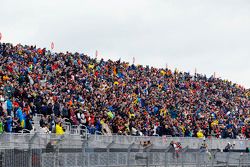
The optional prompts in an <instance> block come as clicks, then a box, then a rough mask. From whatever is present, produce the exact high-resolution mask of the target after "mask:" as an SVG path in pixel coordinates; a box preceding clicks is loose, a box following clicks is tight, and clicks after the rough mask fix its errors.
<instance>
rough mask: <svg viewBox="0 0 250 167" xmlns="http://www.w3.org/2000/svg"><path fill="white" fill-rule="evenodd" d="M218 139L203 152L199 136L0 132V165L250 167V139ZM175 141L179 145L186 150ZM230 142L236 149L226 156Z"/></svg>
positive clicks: (23, 166) (48, 166)
mask: <svg viewBox="0 0 250 167" xmlns="http://www.w3.org/2000/svg"><path fill="white" fill-rule="evenodd" d="M213 140H214V141H212V142H211V141H209V140H207V141H206V143H207V145H209V147H208V150H202V149H200V148H199V147H200V145H201V143H202V142H204V141H203V140H198V139H196V138H169V137H135V136H98V135H88V136H80V135H72V134H71V135H70V134H68V135H63V136H57V135H54V134H49V135H45V134H1V135H0V167H1V166H6V167H19V166H20V167H31V166H34V167H59V166H60V167H71V166H73V167H83V166H84V167H93V166H95V167H104V166H105V167H115V166H117V167H118V166H124V167H125V166H126V167H129V166H131V167H135V166H154V167H156V166H162V167H167V166H169V167H170V166H190V167H191V166H242V167H243V166H244V167H249V166H250V154H249V153H247V152H246V148H247V147H249V140H229V139H228V140H220V139H213ZM216 140H218V141H216ZM170 141H176V142H180V143H181V145H182V149H178V150H176V149H174V148H173V147H172V146H170ZM145 142H146V144H145ZM194 142H195V144H193V143H194ZM227 142H231V143H235V146H236V147H235V149H233V150H231V151H229V152H222V149H220V147H222V146H224V145H226V144H227ZM241 142H243V144H244V145H243V146H242V144H237V143H241ZM211 143H221V145H220V147H218V148H216V147H217V146H216V144H215V145H211ZM243 147H244V148H243Z"/></svg>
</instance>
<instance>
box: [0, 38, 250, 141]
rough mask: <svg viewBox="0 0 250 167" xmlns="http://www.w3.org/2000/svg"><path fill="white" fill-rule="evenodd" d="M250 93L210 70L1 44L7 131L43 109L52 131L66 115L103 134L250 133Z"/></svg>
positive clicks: (0, 85) (25, 125)
mask: <svg viewBox="0 0 250 167" xmlns="http://www.w3.org/2000/svg"><path fill="white" fill-rule="evenodd" d="M249 92H250V91H249V89H245V88H244V87H242V86H240V85H238V84H234V83H232V82H230V81H227V80H223V79H219V78H215V77H213V76H211V77H207V76H205V75H201V74H195V75H194V76H192V75H190V74H189V73H187V72H178V71H177V70H175V71H172V70H170V69H168V68H165V69H163V68H159V69H157V68H154V67H151V68H150V67H149V66H146V67H143V66H141V65H138V66H135V65H134V64H132V65H130V64H128V63H126V62H122V61H121V60H118V61H111V60H108V61H104V60H103V59H101V60H100V61H98V60H97V59H91V58H90V57H88V56H87V55H85V54H80V53H70V52H66V53H51V52H50V51H49V50H46V49H45V48H37V47H36V46H26V45H25V46H23V45H21V44H18V45H16V46H14V45H12V44H9V43H8V44H7V43H0V102H1V105H0V117H1V118H2V120H3V121H2V122H3V127H4V131H6V132H15V131H16V130H15V131H14V130H13V129H18V128H21V129H32V128H33V127H32V115H34V114H42V115H43V117H42V120H41V121H40V126H41V127H46V126H48V127H49V131H50V132H51V133H56V129H61V126H59V125H56V122H62V123H63V122H65V121H66V120H68V122H70V123H71V124H72V125H79V126H86V127H87V129H88V130H89V131H90V132H91V133H95V132H96V131H101V132H102V133H103V134H105V135H112V133H117V134H120V135H145V136H152V135H156V136H158V135H159V136H162V135H169V136H181V137H182V136H183V137H200V138H203V137H208V136H213V137H217V138H249V137H250V130H249V129H250V127H249V122H250V119H249V118H250V93H249ZM14 126H15V127H14ZM56 127H57V128H56ZM59 131H60V130H59ZM61 132H62V131H61Z"/></svg>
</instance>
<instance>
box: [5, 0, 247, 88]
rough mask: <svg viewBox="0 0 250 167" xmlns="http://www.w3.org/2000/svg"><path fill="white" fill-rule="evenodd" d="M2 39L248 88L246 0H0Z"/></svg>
mask: <svg viewBox="0 0 250 167" xmlns="http://www.w3.org/2000/svg"><path fill="white" fill-rule="evenodd" d="M0 8H1V9H0V32H2V34H3V39H2V41H4V42H12V43H14V44H16V43H22V44H36V45H37V46H39V47H49V46H50V43H51V41H53V42H54V43H55V50H56V51H66V50H69V51H72V52H75V51H78V52H84V53H87V54H88V55H89V56H91V57H94V53H95V50H98V51H99V54H100V57H99V58H101V57H102V58H104V59H109V58H110V59H113V60H117V59H119V58H121V59H122V60H125V61H129V62H132V58H133V57H135V59H136V64H143V65H152V66H155V67H165V66H166V64H168V66H169V67H170V68H171V69H174V68H176V67H177V68H178V69H179V70H181V71H190V72H191V73H194V69H195V67H196V68H197V71H198V72H199V73H203V74H207V76H210V75H212V74H213V73H214V72H216V76H218V77H221V78H224V79H229V80H232V81H233V82H237V83H239V84H242V85H244V86H245V87H247V88H249V87H250V77H249V74H250V1H249V0H125V1H124V0H123V1H121V0H104V1H101V0H99V1H97V0H72V1H69V0H40V1H36V0H22V1H21V0H5V1H3V0H1V7H0Z"/></svg>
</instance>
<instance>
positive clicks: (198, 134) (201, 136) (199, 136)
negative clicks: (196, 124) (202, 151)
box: [197, 129, 204, 138]
mask: <svg viewBox="0 0 250 167" xmlns="http://www.w3.org/2000/svg"><path fill="white" fill-rule="evenodd" d="M197 137H198V138H203V137H204V134H203V132H202V130H201V129H199V130H198V132H197Z"/></svg>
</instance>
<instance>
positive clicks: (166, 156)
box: [165, 146, 171, 167]
mask: <svg viewBox="0 0 250 167" xmlns="http://www.w3.org/2000/svg"><path fill="white" fill-rule="evenodd" d="M170 148H171V147H170V146H168V147H167V148H166V150H165V167H168V151H169V150H170Z"/></svg>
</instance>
